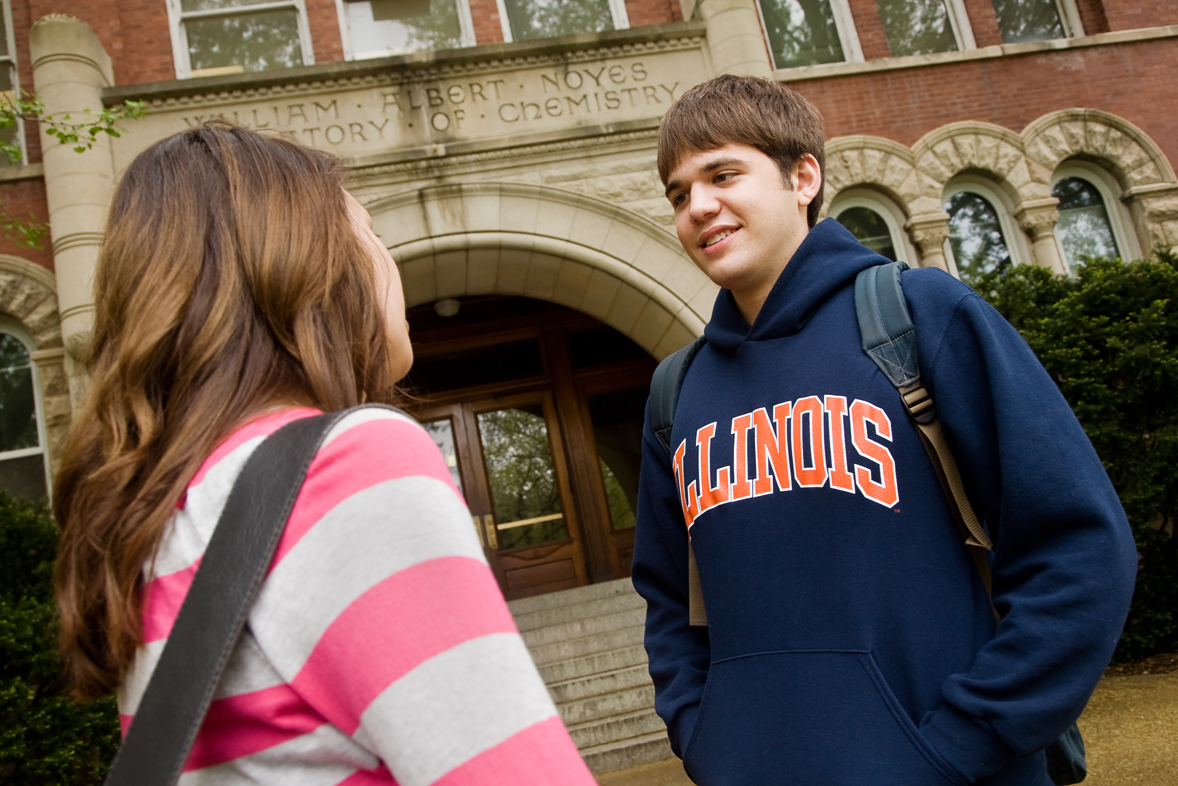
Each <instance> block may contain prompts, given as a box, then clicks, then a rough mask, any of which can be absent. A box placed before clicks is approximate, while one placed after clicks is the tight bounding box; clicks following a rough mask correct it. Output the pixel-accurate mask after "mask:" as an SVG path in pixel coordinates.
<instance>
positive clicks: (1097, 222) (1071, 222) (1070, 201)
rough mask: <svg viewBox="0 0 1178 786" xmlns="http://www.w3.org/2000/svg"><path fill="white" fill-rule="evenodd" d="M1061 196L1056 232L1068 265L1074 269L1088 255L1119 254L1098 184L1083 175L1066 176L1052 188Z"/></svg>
mask: <svg viewBox="0 0 1178 786" xmlns="http://www.w3.org/2000/svg"><path fill="white" fill-rule="evenodd" d="M1051 195H1052V196H1054V197H1056V198H1057V199H1059V223H1058V224H1056V225H1055V236H1056V237H1057V238H1058V239H1059V245H1060V248H1061V249H1062V250H1063V258H1064V261H1065V262H1067V265H1068V268H1069V269H1071V270H1075V269H1076V267H1077V266H1078V265H1082V264H1084V258H1085V257H1109V258H1112V257H1117V256H1120V251H1118V249H1117V241H1116V239H1115V238H1114V237H1113V227H1112V224H1110V223H1109V220H1108V211H1107V210H1105V208H1104V199H1103V197H1101V195H1100V192H1099V191H1098V190H1097V189H1096V186H1094V185H1092V184H1091V183H1089V182H1088V181H1087V180H1085V179H1084V178H1081V177H1065V178H1063V179H1062V180H1060V181H1059V182H1058V183H1056V184H1055V187H1054V188H1052V189H1051Z"/></svg>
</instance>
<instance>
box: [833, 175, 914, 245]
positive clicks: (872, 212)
mask: <svg viewBox="0 0 1178 786" xmlns="http://www.w3.org/2000/svg"><path fill="white" fill-rule="evenodd" d="M830 216H831V218H833V219H835V220H836V221H838V222H839V223H840V224H842V225H843V226H844V227H846V228H847V230H848V231H849V232H850V233H851V234H852V235H854V236H855V238H856V239H857V240H858V241H859V242H860V243H862V244H863V245H865V246H867V247H868V248H870V249H871V250H872V251H874V252H876V253H877V254H879V255H880V256H884V257H887V258H888V259H893V260H895V259H903V260H905V261H914V260H915V259H916V252H915V250H914V249H913V248H912V244H911V243H910V242H909V240H908V236H907V233H905V231H904V228H903V227H904V223H905V220H906V219H905V217H904V213H903V211H901V210H900V208H899V207H897V206H896V203H895V202H893V201H892V200H890V199H888V198H887V197H885V196H884V195H883V194H881V193H879V192H877V191H875V190H873V189H869V188H849V189H845V190H843V191H840V192H839V194H838V196H836V197H835V198H834V200H833V201H832V202H831V204H830Z"/></svg>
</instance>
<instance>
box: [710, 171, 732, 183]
mask: <svg viewBox="0 0 1178 786" xmlns="http://www.w3.org/2000/svg"><path fill="white" fill-rule="evenodd" d="M735 176H736V173H735V172H717V173H716V177H715V182H717V183H724V182H726V181H728V180H731V179H732V178H733V177H735Z"/></svg>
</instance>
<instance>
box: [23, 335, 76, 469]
mask: <svg viewBox="0 0 1178 786" xmlns="http://www.w3.org/2000/svg"><path fill="white" fill-rule="evenodd" d="M29 358H30V359H31V360H32V361H33V363H35V364H36V365H37V377H38V379H39V380H40V382H41V405H42V409H43V410H44V411H43V413H42V414H43V416H44V420H45V443H46V444H45V453H46V455H47V456H48V457H49V472H50V474H51V475H55V474H57V460H58V459H59V458H60V457H61V445H62V442H64V441H65V435H66V432H67V431H68V430H69V427H70V413H71V411H72V408H71V406H70V395H69V393H70V391H69V379H68V377H67V376H66V372H65V350H64V349H62V348H61V347H57V348H55V349H38V350H35V351H33V352H30V353H29Z"/></svg>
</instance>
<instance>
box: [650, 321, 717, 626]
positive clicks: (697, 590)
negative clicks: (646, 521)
mask: <svg viewBox="0 0 1178 786" xmlns="http://www.w3.org/2000/svg"><path fill="white" fill-rule="evenodd" d="M703 345H704V337H703V336H700V337H699V338H697V339H696V340H695V341H693V342H691V343H690V344H688V345H687V346H685V347H683V348H682V349H679V350H676V351H674V352H672V353H671V354H670V355H667V356H666V357H665V358H663V359H662V361H661V362H660V363H659V365H658V368H656V369H655V370H654V376H653V377H651V380H650V428H651V430H652V431H653V432H654V435H655V438H656V439H658V441H659V444H660V445H662V446H663V450H665V451H667V456H670V455H671V427H672V426H674V425H675V408H676V407H678V406H679V391H680V390H682V389H683V379H684V377H686V376H687V369H688V368H689V367H690V366H691V361H692V360H695V356H696V353H698V352H699V348H700V347H702V346H703ZM687 617H688V624H689V625H695V626H707V624H708V612H707V609H705V608H704V593H703V589H702V588H701V587H700V583H699V568H697V567H696V565H695V551H694V550H693V549H692V548H691V531H690V530H688V533H687Z"/></svg>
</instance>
